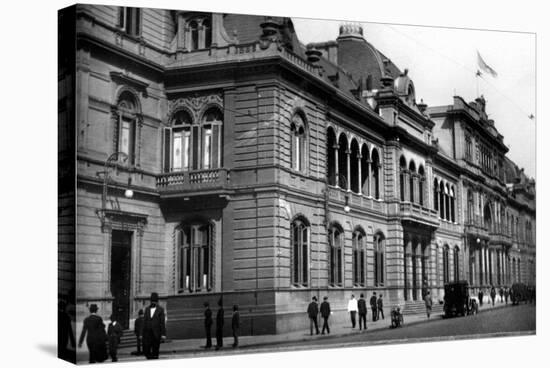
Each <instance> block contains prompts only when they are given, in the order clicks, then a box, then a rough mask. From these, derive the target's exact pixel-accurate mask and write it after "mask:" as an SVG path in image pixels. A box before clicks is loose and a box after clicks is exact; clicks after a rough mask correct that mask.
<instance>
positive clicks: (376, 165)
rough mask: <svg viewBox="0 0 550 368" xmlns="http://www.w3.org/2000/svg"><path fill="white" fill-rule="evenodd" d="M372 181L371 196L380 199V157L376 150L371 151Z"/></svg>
mask: <svg viewBox="0 0 550 368" xmlns="http://www.w3.org/2000/svg"><path fill="white" fill-rule="evenodd" d="M372 181H373V185H372V188H373V193H372V195H373V196H374V198H376V199H380V156H379V154H378V150H377V149H376V148H375V149H373V150H372Z"/></svg>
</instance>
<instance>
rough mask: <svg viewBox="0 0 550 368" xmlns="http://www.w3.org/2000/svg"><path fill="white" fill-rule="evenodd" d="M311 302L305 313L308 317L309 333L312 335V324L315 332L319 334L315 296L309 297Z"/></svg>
mask: <svg viewBox="0 0 550 368" xmlns="http://www.w3.org/2000/svg"><path fill="white" fill-rule="evenodd" d="M311 299H312V300H311V303H309V305H308V307H307V315H308V317H309V334H310V335H313V326H315V334H316V335H319V326H318V325H317V315H318V314H319V308H318V307H317V297H315V296H314V297H313V298H311Z"/></svg>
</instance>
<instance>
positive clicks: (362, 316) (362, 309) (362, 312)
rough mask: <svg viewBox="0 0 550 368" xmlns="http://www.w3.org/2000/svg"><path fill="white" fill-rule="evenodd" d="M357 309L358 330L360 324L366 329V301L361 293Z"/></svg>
mask: <svg viewBox="0 0 550 368" xmlns="http://www.w3.org/2000/svg"><path fill="white" fill-rule="evenodd" d="M357 309H358V311H359V331H361V325H363V327H364V328H365V330H366V329H367V302H366V300H365V299H364V297H363V294H361V297H360V298H359V300H358V301H357Z"/></svg>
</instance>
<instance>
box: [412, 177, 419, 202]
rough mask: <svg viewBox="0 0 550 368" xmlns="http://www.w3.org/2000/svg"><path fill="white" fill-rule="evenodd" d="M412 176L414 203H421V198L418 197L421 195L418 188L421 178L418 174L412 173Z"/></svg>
mask: <svg viewBox="0 0 550 368" xmlns="http://www.w3.org/2000/svg"><path fill="white" fill-rule="evenodd" d="M411 175H412V179H413V199H414V201H413V202H416V203H420V201H419V198H420V197H419V196H418V193H419V192H418V190H419V188H418V179H419V176H418V174H416V173H412V174H411Z"/></svg>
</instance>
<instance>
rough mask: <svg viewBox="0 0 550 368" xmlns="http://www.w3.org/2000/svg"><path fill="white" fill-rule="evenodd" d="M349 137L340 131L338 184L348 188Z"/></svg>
mask: <svg viewBox="0 0 550 368" xmlns="http://www.w3.org/2000/svg"><path fill="white" fill-rule="evenodd" d="M348 152H349V151H348V138H347V137H346V135H345V134H344V133H340V138H339V139H338V174H339V178H338V179H339V180H338V186H339V187H340V188H342V189H348V184H349V183H348Z"/></svg>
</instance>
